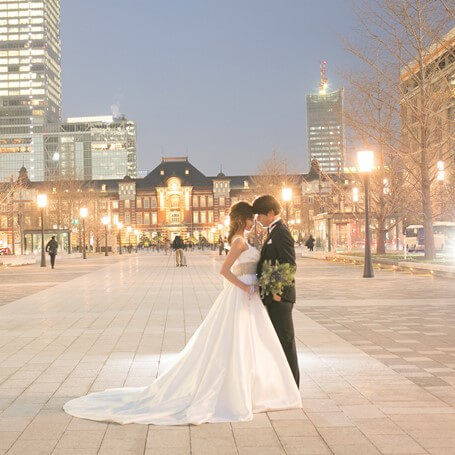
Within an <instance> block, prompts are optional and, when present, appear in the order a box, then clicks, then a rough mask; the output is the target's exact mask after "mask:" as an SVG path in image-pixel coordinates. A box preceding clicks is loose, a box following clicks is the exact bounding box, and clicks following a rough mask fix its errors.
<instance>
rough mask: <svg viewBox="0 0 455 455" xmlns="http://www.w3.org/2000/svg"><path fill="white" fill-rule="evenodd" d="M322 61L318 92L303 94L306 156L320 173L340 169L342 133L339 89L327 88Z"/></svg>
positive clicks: (341, 100)
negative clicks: (304, 97) (306, 140)
mask: <svg viewBox="0 0 455 455" xmlns="http://www.w3.org/2000/svg"><path fill="white" fill-rule="evenodd" d="M325 68H326V62H322V63H321V82H320V88H319V93H314V94H310V95H307V133H308V158H309V162H310V163H312V162H313V161H314V160H317V161H318V163H319V167H320V169H321V170H322V171H324V172H338V171H342V170H343V165H344V156H345V135H344V120H343V94H344V91H343V89H339V90H335V91H332V92H329V91H328V81H327V77H326V69H325Z"/></svg>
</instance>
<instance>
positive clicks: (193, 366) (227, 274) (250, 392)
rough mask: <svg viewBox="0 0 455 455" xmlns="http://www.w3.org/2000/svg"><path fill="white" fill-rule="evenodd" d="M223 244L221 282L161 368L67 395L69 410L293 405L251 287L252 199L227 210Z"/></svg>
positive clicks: (209, 413)
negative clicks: (140, 381) (148, 379)
mask: <svg viewBox="0 0 455 455" xmlns="http://www.w3.org/2000/svg"><path fill="white" fill-rule="evenodd" d="M230 219H231V222H230V232H229V238H228V240H229V242H230V244H231V248H230V251H229V254H228V256H227V257H226V260H225V262H224V264H223V266H222V267H221V272H220V273H221V274H222V275H223V276H224V278H225V280H224V288H223V290H222V291H221V293H220V294H219V296H218V297H217V299H216V301H215V303H214V304H213V306H212V308H211V309H210V311H209V312H208V314H207V317H206V318H205V319H204V321H203V322H202V324H201V325H200V327H199V328H198V329H197V330H196V332H195V333H194V335H193V336H192V337H191V339H190V340H189V341H188V344H187V345H186V346H185V348H184V349H183V350H182V351H181V352H180V354H179V355H178V356H177V359H176V360H175V362H174V363H173V365H172V366H170V367H169V368H168V369H167V370H166V371H165V372H163V373H162V374H161V375H160V376H158V378H157V379H155V381H154V382H153V383H152V384H150V385H149V386H147V387H125V388H119V389H108V390H105V391H104V392H97V393H92V394H89V395H86V396H83V397H80V398H76V399H73V400H71V401H69V402H67V403H66V404H65V405H64V410H65V411H66V412H67V413H68V414H71V415H73V416H75V417H80V418H83V419H91V420H104V421H109V422H118V423H122V424H126V423H142V424H154V425H184V424H201V423H204V422H235V421H248V420H251V419H252V418H253V413H257V412H264V411H271V410H280V409H289V408H300V407H301V399H300V394H299V390H298V388H297V385H296V383H295V381H294V377H293V375H292V373H291V369H290V368H289V365H288V362H287V360H286V357H285V354H284V352H283V349H282V347H281V344H280V341H279V339H278V336H277V334H276V332H275V329H274V328H273V325H272V323H271V321H270V319H269V316H268V314H267V310H266V309H265V307H264V305H263V303H262V301H261V299H260V297H259V295H258V293H257V292H256V286H255V283H256V281H257V279H256V265H257V262H258V260H259V251H258V250H257V249H256V248H253V247H251V246H250V245H249V244H248V242H247V241H246V240H245V237H244V232H245V230H251V228H252V226H253V223H254V213H253V209H252V206H251V205H250V204H248V203H247V202H239V203H237V204H235V205H234V206H233V207H232V210H231V213H230Z"/></svg>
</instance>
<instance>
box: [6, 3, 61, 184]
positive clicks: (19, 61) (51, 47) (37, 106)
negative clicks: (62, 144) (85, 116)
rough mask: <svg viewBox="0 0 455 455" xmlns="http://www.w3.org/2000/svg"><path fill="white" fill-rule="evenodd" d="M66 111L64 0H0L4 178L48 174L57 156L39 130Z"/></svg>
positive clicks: (38, 177) (39, 178) (37, 176)
mask: <svg viewBox="0 0 455 455" xmlns="http://www.w3.org/2000/svg"><path fill="white" fill-rule="evenodd" d="M60 115H61V82H60V0H40V1H39V0H27V1H25V0H15V1H11V0H10V1H8V0H0V180H5V179H7V178H9V176H11V175H13V176H14V175H17V172H18V170H19V169H20V167H21V166H22V165H24V166H26V167H27V169H28V170H29V173H30V178H31V179H33V180H42V179H44V177H45V174H46V171H45V170H46V168H47V167H48V166H49V165H52V160H53V158H55V157H53V156H47V155H43V154H40V153H36V150H35V144H34V135H35V133H36V132H37V131H39V130H40V129H41V128H42V125H45V124H47V123H55V122H59V121H60Z"/></svg>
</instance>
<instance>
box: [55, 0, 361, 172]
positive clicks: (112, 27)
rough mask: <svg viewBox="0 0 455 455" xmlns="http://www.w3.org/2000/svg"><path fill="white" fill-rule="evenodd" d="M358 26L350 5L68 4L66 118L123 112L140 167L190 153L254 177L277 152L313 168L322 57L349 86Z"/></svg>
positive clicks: (215, 167) (333, 78)
mask: <svg viewBox="0 0 455 455" xmlns="http://www.w3.org/2000/svg"><path fill="white" fill-rule="evenodd" d="M355 24H356V22H355V18H354V14H353V11H352V8H351V2H349V1H348V0H319V1H318V0H223V1H221V0H129V1H128V2H126V1H124V0H64V1H62V27H61V38H62V72H63V75H62V79H63V116H64V117H69V116H82V115H106V114H110V113H111V109H112V108H113V109H116V106H117V107H118V109H119V111H120V112H121V113H123V114H125V115H126V116H127V117H128V118H130V119H132V120H135V121H136V122H137V129H138V146H137V153H138V163H139V166H138V168H139V169H141V170H151V169H153V168H154V167H155V166H156V165H157V164H158V163H159V161H160V158H161V157H162V156H184V155H186V153H187V151H188V154H189V158H190V161H191V162H192V163H193V164H194V165H195V166H196V167H198V168H199V169H200V170H201V171H202V172H203V173H205V174H206V175H213V174H216V173H217V172H218V171H219V167H220V164H222V165H223V171H224V172H225V173H226V174H231V175H234V174H246V173H253V172H255V171H257V168H258V165H259V163H260V162H261V161H262V160H263V159H264V158H265V157H268V156H270V155H271V154H272V153H273V151H274V150H275V151H276V152H278V153H281V154H284V155H285V156H286V157H287V158H288V162H289V163H290V165H291V166H292V167H293V168H294V170H295V171H304V170H306V169H307V167H308V166H307V144H306V141H307V138H306V113H305V110H306V109H305V95H306V94H307V93H310V92H313V91H315V90H317V87H318V82H319V62H320V61H321V60H324V59H325V60H327V61H328V76H329V83H330V85H331V87H333V88H338V87H339V86H340V85H341V84H342V82H341V81H340V76H339V71H340V70H346V69H348V68H349V66H350V65H352V64H353V57H351V56H350V55H349V54H347V52H346V51H345V50H344V49H343V44H342V38H343V37H349V36H350V34H351V33H352V29H353V27H355ZM113 105H114V106H113Z"/></svg>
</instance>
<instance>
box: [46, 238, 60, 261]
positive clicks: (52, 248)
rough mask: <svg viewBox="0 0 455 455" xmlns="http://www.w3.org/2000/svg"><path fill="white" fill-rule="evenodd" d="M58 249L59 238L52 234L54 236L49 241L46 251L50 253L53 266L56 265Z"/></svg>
mask: <svg viewBox="0 0 455 455" xmlns="http://www.w3.org/2000/svg"><path fill="white" fill-rule="evenodd" d="M57 250H58V243H57V240H55V235H53V236H52V238H51V239H50V240H49V242H47V245H46V252H48V253H49V257H50V258H51V266H52V268H54V266H55V256H57Z"/></svg>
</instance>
